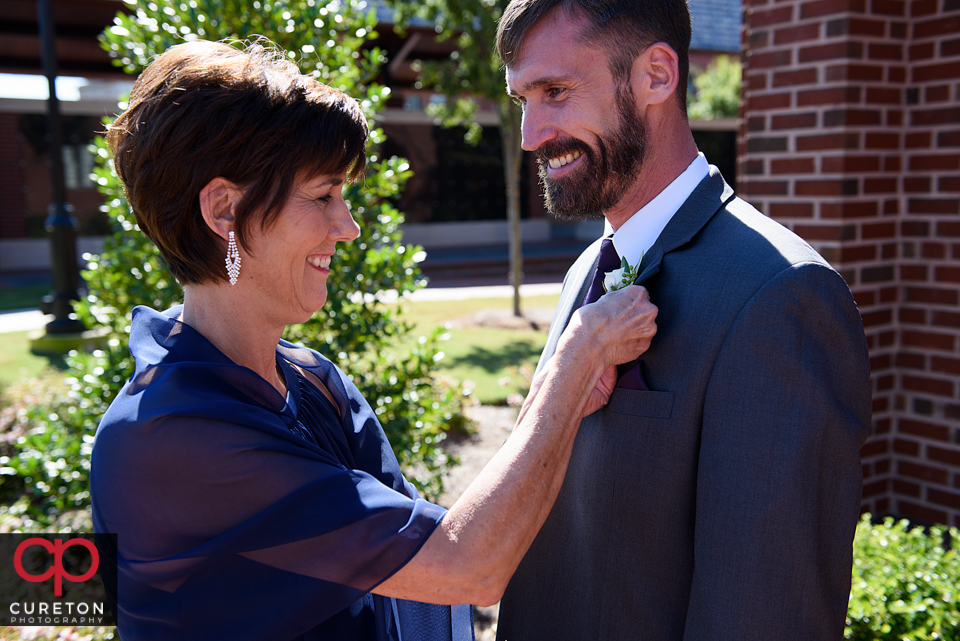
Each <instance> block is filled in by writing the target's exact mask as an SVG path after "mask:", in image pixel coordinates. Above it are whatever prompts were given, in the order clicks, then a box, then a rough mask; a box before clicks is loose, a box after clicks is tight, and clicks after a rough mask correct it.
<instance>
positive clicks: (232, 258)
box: [224, 229, 240, 285]
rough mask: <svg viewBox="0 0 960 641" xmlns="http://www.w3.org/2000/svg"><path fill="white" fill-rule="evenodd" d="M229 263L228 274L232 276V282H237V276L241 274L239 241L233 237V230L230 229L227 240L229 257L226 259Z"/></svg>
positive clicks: (234, 283)
mask: <svg viewBox="0 0 960 641" xmlns="http://www.w3.org/2000/svg"><path fill="white" fill-rule="evenodd" d="M224 262H225V263H226V265H227V274H228V275H229V276H230V284H231V285H236V284H237V276H239V275H240V251H239V250H238V249H237V241H236V239H234V237H233V230H232V229H231V230H230V234H229V240H228V241H227V258H226V260H225V261H224Z"/></svg>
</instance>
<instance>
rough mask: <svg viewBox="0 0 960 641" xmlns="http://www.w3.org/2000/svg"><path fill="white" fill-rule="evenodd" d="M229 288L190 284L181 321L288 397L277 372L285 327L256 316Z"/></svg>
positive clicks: (185, 293)
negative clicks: (281, 339) (280, 344)
mask: <svg viewBox="0 0 960 641" xmlns="http://www.w3.org/2000/svg"><path fill="white" fill-rule="evenodd" d="M228 287H229V285H227V286H223V285H219V284H218V285H188V286H185V287H184V288H183V291H184V295H183V312H182V313H181V315H180V320H181V321H182V322H184V323H186V324H187V325H189V326H190V327H192V328H193V329H195V330H197V331H198V332H200V333H201V334H203V336H204V338H206V339H207V340H208V341H210V342H211V343H213V345H214V346H215V347H216V348H217V349H219V350H220V351H221V352H223V354H224V355H225V356H226V357H227V358H229V359H230V360H232V361H233V362H234V363H236V364H237V365H242V366H244V367H246V368H249V369H251V370H253V371H254V372H256V373H257V374H259V375H260V376H261V377H263V379H264V380H266V381H267V382H268V383H270V384H271V385H273V386H274V387H275V388H276V389H277V391H278V392H280V393H281V394H283V395H286V385H285V384H284V381H283V379H282V378H281V377H280V375H279V373H278V372H277V361H276V358H277V357H276V351H277V343H279V342H280V337H281V335H282V334H283V329H284V326H283V325H279V326H277V325H276V324H274V323H271V322H270V321H269V320H268V319H266V318H264V317H262V316H260V315H258V314H256V313H254V312H253V310H252V309H251V308H250V307H249V306H245V305H243V304H242V302H241V301H240V300H239V299H238V298H237V297H235V296H231V293H232V292H230V291H229V289H227V288H228Z"/></svg>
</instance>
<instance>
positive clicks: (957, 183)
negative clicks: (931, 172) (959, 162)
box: [937, 176, 960, 193]
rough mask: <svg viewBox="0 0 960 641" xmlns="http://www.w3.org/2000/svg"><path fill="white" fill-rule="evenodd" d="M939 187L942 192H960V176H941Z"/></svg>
mask: <svg viewBox="0 0 960 641" xmlns="http://www.w3.org/2000/svg"><path fill="white" fill-rule="evenodd" d="M937 189H938V190H939V191H940V192H941V193H942V192H951V191H954V192H960V176H941V177H940V179H939V180H937Z"/></svg>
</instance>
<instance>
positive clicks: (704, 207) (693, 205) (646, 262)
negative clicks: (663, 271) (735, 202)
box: [597, 165, 734, 285]
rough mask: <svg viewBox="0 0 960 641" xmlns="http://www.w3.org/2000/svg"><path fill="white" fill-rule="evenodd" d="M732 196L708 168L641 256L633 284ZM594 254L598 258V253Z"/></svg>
mask: <svg viewBox="0 0 960 641" xmlns="http://www.w3.org/2000/svg"><path fill="white" fill-rule="evenodd" d="M733 195H734V194H733V189H731V188H730V186H729V185H728V184H727V183H726V181H724V180H723V176H721V175H720V171H719V170H718V169H717V168H716V167H714V166H713V165H710V173H709V174H708V175H707V177H706V178H704V179H703V180H702V181H700V184H699V185H697V188H696V189H694V190H693V193H691V194H690V196H689V197H688V198H687V199H686V201H684V203H683V204H682V205H680V209H678V210H677V213H676V214H674V215H673V218H671V219H670V222H669V223H667V226H666V227H664V229H663V231H662V232H661V233H660V237H659V238H657V240H656V242H655V243H654V244H653V247H651V248H650V250H649V251H648V252H647V253H646V254H644V256H643V260H642V261H640V276H638V277H637V280H635V281H634V284H636V285H642V284H643V283H644V282H646V281H647V280H649V279H650V278H651V277H652V276H653V275H654V274H656V273H657V272H659V271H660V266H661V264H662V262H663V257H664V256H666V255H667V254H669V253H670V252H672V251H674V250H676V249H679V248H680V247H683V246H684V245H686V244H687V243H689V242H690V241H691V240H692V239H693V237H694V236H696V235H697V234H698V233H699V232H700V230H701V229H703V228H704V226H706V224H707V223H708V222H709V221H710V219H711V218H713V215H714V214H716V213H717V212H718V211H720V209H721V208H722V207H723V206H724V205H726V204H727V202H729V201H730V199H731V198H733ZM597 253H598V256H599V250H598V252H597Z"/></svg>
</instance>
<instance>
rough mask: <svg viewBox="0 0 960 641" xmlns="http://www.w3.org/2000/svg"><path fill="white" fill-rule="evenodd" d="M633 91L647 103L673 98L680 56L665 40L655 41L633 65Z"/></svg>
mask: <svg viewBox="0 0 960 641" xmlns="http://www.w3.org/2000/svg"><path fill="white" fill-rule="evenodd" d="M631 81H632V82H633V83H634V92H635V93H636V94H637V98H638V99H639V100H641V101H642V102H643V103H646V104H648V105H651V104H652V105H656V104H662V103H664V102H666V101H667V100H671V99H674V94H675V93H676V92H677V83H679V81H680V57H679V56H678V55H677V53H676V52H675V51H674V50H673V48H672V47H670V45H668V44H667V43H665V42H655V43H653V44H652V45H650V46H649V47H647V48H646V49H644V51H643V53H642V54H640V57H639V58H637V60H636V62H635V63H634V65H633V77H632V78H631Z"/></svg>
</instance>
